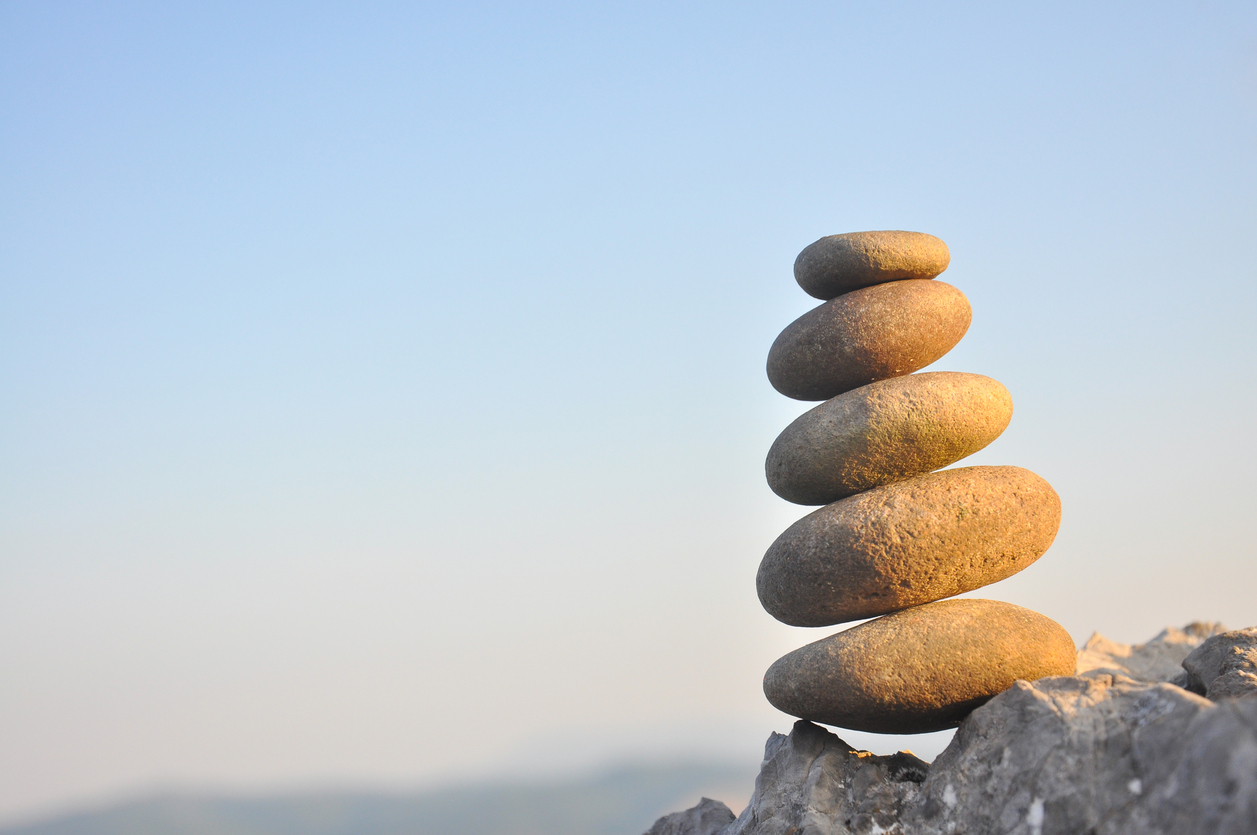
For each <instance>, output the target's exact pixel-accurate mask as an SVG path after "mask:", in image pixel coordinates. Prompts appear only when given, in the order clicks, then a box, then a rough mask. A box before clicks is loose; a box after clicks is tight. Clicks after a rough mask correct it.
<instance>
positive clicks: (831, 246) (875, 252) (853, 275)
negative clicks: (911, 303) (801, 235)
mask: <svg viewBox="0 0 1257 835" xmlns="http://www.w3.org/2000/svg"><path fill="white" fill-rule="evenodd" d="M949 263H951V253H950V252H948V251H947V244H945V243H943V242H942V241H940V240H939V239H938V238H936V237H934V236H933V235H926V234H925V233H923V232H899V231H889V232H848V233H846V234H843V235H830V236H828V237H825V238H821V239H820V240H819V241H817V242H816V243H814V244H812V245H810V246H808V247H806V248H805V249H804V250H803V251H802V252H800V253H799V257H798V258H796V259H795V261H794V279H795V281H797V282H799V286H800V287H802V288H803V290H804V292H806V293H807V294H808V295H809V296H815V297H816V298H818V299H832V298H834V297H835V296H840V295H842V294H843V293H850V292H851V291H852V290H858V289H860V288H861V287H869V286H872V285H874V284H881V283H883V282H886V281H898V280H899V279H901V278H927V279H928V278H933V277H934V276H936V275H938V274H939V273H941V272H942V271H943V270H945V269H947V265H948V264H949Z"/></svg>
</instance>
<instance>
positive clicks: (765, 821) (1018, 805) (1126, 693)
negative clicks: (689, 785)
mask: <svg viewBox="0 0 1257 835" xmlns="http://www.w3.org/2000/svg"><path fill="white" fill-rule="evenodd" d="M1206 639H1208V640H1206ZM1254 643H1257V628H1254V629H1245V630H1239V631H1237V632H1226V631H1225V629H1224V628H1223V627H1222V626H1221V625H1220V624H1192V625H1191V626H1189V627H1187V628H1185V629H1182V630H1178V629H1167V630H1166V631H1165V632H1162V633H1161V634H1160V635H1158V636H1157V637H1156V638H1154V639H1153V640H1151V641H1149V642H1147V643H1146V644H1138V645H1133V646H1132V645H1123V644H1118V643H1116V642H1113V641H1108V640H1107V639H1104V638H1103V637H1101V636H1095V637H1093V638H1092V639H1091V640H1090V641H1088V642H1087V646H1086V647H1084V648H1083V651H1082V652H1081V653H1080V654H1079V669H1080V674H1079V675H1076V676H1058V677H1053V678H1045V679H1040V680H1039V681H1036V682H1033V683H1030V682H1024V681H1023V682H1018V683H1017V684H1016V685H1014V686H1013V687H1012V688H1010V689H1009V690H1006V691H1005V692H1003V693H1001V694H1000V695H998V696H996V697H995V698H993V699H991V700H990V701H989V702H987V703H986V704H985V705H984V706H982V707H980V708H978V709H977V710H975V711H974V712H973V713H972V714H970V716H969V718H968V719H966V720H965V721H964V722H963V723H962V724H961V725H960V729H959V730H958V731H957V733H956V736H955V738H954V739H953V740H952V742H951V744H950V745H949V746H948V747H947V750H945V751H944V752H943V753H942V754H941V755H939V757H938V759H936V760H935V761H934V762H933V763H932V764H930V765H928V766H927V765H926V764H924V763H922V762H921V761H920V760H916V758H911V759H909V757H910V755H906V754H896V755H892V756H889V757H885V756H881V757H879V756H874V755H872V754H868V753H867V752H857V751H853V750H851V748H850V746H848V745H846V743H844V742H842V740H841V739H839V738H838V737H837V736H835V735H834V734H831V733H829V732H828V731H826V730H824V729H822V728H820V727H818V726H816V725H812V724H811V723H808V722H802V721H801V722H798V723H796V724H795V727H794V730H793V731H792V732H791V734H790V735H789V736H788V737H783V736H780V735H778V734H774V735H773V736H772V737H770V738H769V741H768V744H767V746H766V750H765V760H764V766H763V769H762V770H761V772H760V776H759V779H758V780H757V781H756V784H755V792H754V794H753V795H752V797H751V801H750V803H749V805H748V806H747V807H746V809H745V810H744V811H743V812H742V814H741V815H740V816H738V818H737V820H736V821H733V822H731V823H728V824H726V825H725V826H724V827H723V828H716V829H710V828H709V829H706V830H697V829H673V830H667V831H668V835H786V833H793V834H794V835H874V834H875V833H876V835H1253V833H1257V698H1253V697H1252V695H1253V694H1254V693H1257V690H1244V691H1243V692H1242V693H1240V694H1238V696H1239V697H1236V694H1228V695H1226V696H1225V697H1219V698H1220V699H1221V700H1220V701H1218V702H1214V701H1211V700H1209V699H1206V698H1204V697H1202V696H1200V695H1197V694H1195V693H1192V692H1190V691H1188V690H1185V689H1184V688H1182V687H1180V686H1179V685H1177V684H1173V683H1170V682H1169V681H1166V679H1169V678H1175V679H1178V680H1180V681H1184V682H1187V681H1188V676H1187V675H1186V674H1184V673H1183V671H1182V667H1180V668H1179V669H1178V670H1177V671H1176V670H1175V669H1174V668H1173V667H1172V666H1171V665H1170V663H1169V662H1170V661H1171V660H1173V661H1174V662H1175V663H1183V662H1184V661H1185V659H1187V658H1188V657H1189V655H1190V656H1194V660H1193V661H1192V666H1193V667H1194V668H1195V669H1196V670H1198V672H1197V673H1193V674H1192V675H1194V676H1200V675H1203V676H1204V678H1206V679H1207V678H1208V677H1209V676H1211V675H1214V673H1215V672H1216V673H1217V675H1216V677H1215V678H1213V680H1212V681H1207V680H1206V681H1199V682H1198V684H1199V686H1202V687H1205V688H1207V689H1208V688H1212V687H1213V686H1214V685H1215V683H1216V682H1220V681H1222V680H1223V679H1225V678H1226V677H1227V676H1228V675H1230V674H1232V673H1234V672H1236V671H1239V672H1247V671H1248V667H1247V666H1246V665H1247V664H1248V663H1249V662H1250V661H1251V660H1252V659H1251V655H1250V653H1251V652H1252V650H1253V647H1254ZM1132 674H1137V675H1140V676H1143V677H1145V678H1144V680H1136V679H1135V678H1134V677H1132ZM709 819H711V813H710V812H709ZM665 820H666V819H665ZM652 831H653V830H652Z"/></svg>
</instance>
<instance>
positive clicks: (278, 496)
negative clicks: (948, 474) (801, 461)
mask: <svg viewBox="0 0 1257 835" xmlns="http://www.w3.org/2000/svg"><path fill="white" fill-rule="evenodd" d="M1255 186H1257V6H1255V5H1254V4H1252V3H1251V2H1230V3H1223V2H1198V3H1173V4H1171V3H1156V2H1151V3H1150V2H1140V3H1133V2H1132V3H1111V4H1099V5H1097V4H1094V3H1085V4H1084V3H1076V4H1069V5H1065V4H1060V3H1055V4H1050V5H1049V4H1038V5H1033V6H1031V5H1027V4H994V3H992V4H989V5H985V6H981V5H978V4H965V5H963V6H961V5H959V4H958V5H956V6H954V7H952V8H944V7H942V6H940V5H939V4H933V3H929V4H926V3H922V4H919V5H914V4H904V3H864V4H821V3H815V4H808V3H787V4H736V3H728V2H723V3H711V4H700V3H686V4H676V3H637V4H632V5H631V6H624V5H619V6H613V5H610V4H601V5H598V4H592V5H591V4H589V3H570V4H560V3H510V4H507V3H503V4H477V3H463V4H459V5H458V6H457V8H454V7H453V6H451V5H450V4H439V5H438V4H411V3H397V4H389V3H371V2H365V3H364V2H358V3H352V4H350V3H345V4H339V5H336V4H317V3H264V4H259V3H228V2H218V3H212V4H190V3H182V4H169V3H155V2H154V3H123V2H117V3H75V2H48V3H34V2H6V3H0V230H2V231H0V390H3V392H4V395H3V397H0V670H3V673H2V674H0V821H5V820H15V819H17V818H20V817H23V816H26V815H29V814H36V813H38V812H39V811H40V810H45V809H51V808H55V807H58V806H59V805H61V804H65V803H79V802H84V801H89V800H92V799H97V798H106V797H111V796H115V795H117V794H119V793H127V792H137V791H143V790H146V789H148V788H151V787H153V786H162V785H180V786H215V787H257V788H266V787H271V786H277V785H308V784H343V783H354V784H372V785H374V784H384V783H389V784H395V785H402V784H406V785H419V784H424V783H431V782H434V781H449V780H457V779H463V778H469V777H475V776H477V775H484V774H490V773H500V772H502V771H508V770H511V769H516V768H520V767H524V766H525V765H528V764H532V765H531V766H530V768H531V769H532V771H530V773H540V772H541V771H543V770H544V769H546V768H559V767H562V766H564V765H566V766H567V767H577V766H581V765H588V764H592V763H597V762H602V761H607V760H610V759H614V758H616V757H621V756H668V755H678V754H684V753H690V754H703V753H709V754H713V755H717V754H732V755H735V756H739V757H742V758H743V759H744V760H745V759H750V760H754V759H755V758H757V757H758V755H759V753H760V746H761V745H762V742H763V739H764V738H765V737H766V736H767V734H768V733H769V732H770V731H773V730H779V731H784V730H787V729H788V727H789V724H790V719H789V718H788V717H786V716H785V715H783V714H780V713H777V712H776V711H774V710H773V709H772V708H771V707H770V706H768V705H767V703H766V702H765V701H764V699H763V696H762V694H761V691H760V680H761V676H762V674H763V671H764V670H765V669H766V668H767V667H768V665H769V664H770V663H771V662H772V661H773V660H775V659H776V658H777V657H778V656H780V655H781V654H783V653H785V652H786V651H788V650H790V649H793V648H795V647H797V646H800V645H802V644H803V643H806V642H808V641H811V640H815V639H816V638H818V637H821V636H823V635H825V634H828V632H829V631H833V630H804V629H794V628H790V627H786V626H783V625H780V624H778V623H776V622H775V621H773V620H772V619H771V618H770V617H769V616H768V615H767V614H765V613H764V612H763V611H762V610H761V609H760V608H759V605H758V602H757V600H756V597H755V588H754V577H755V569H756V566H757V565H758V563H759V560H760V557H761V556H762V555H763V552H764V550H765V549H766V548H767V547H768V545H769V544H770V543H771V542H772V540H773V539H774V538H775V537H776V536H777V534H778V533H780V532H781V531H782V530H783V529H784V528H785V527H787V525H788V524H789V523H790V522H791V521H792V520H794V519H795V518H798V517H799V516H801V515H803V514H804V513H805V512H807V510H806V509H805V508H800V507H796V506H792V505H788V504H786V503H785V502H782V501H780V500H778V499H776V498H775V497H774V496H773V494H772V493H771V492H770V491H769V489H768V487H767V486H766V484H765V482H764V477H763V458H764V455H765V453H766V452H767V450H768V447H769V445H770V443H771V442H772V440H773V438H774V437H775V436H776V434H777V433H778V432H779V431H780V430H781V429H782V428H783V427H784V426H785V425H786V424H787V423H788V422H789V420H790V419H792V418H793V417H794V416H795V415H796V414H799V413H800V412H802V411H803V410H805V409H806V408H808V405H807V404H802V403H797V402H793V401H789V400H786V399H785V398H783V397H781V396H779V395H777V394H776V393H775V392H774V391H773V390H772V388H771V387H770V386H769V384H768V382H767V380H766V378H765V375H764V370H763V366H764V360H765V357H766V354H767V350H768V346H769V345H770V344H771V342H772V340H773V338H774V337H775V335H776V334H777V332H778V331H780V330H781V329H782V328H783V327H785V325H787V324H788V323H789V322H790V321H791V320H792V319H794V318H795V317H796V316H798V315H799V314H801V313H802V312H804V311H805V310H807V309H809V308H810V307H811V306H812V305H813V304H814V303H815V302H814V300H811V299H810V298H809V297H808V296H806V295H805V294H804V293H803V292H802V291H801V290H800V289H799V288H798V287H797V285H795V283H794V280H793V278H792V274H791V265H792V263H793V261H794V257H795V255H796V254H797V253H798V251H799V250H800V249H802V248H803V247H804V246H806V245H807V244H809V243H811V242H812V241H813V240H815V239H816V238H818V237H820V236H822V235H826V234H832V233H836V232H845V231H856V230H863V229H887V228H890V229H911V230H918V231H923V232H929V233H932V234H935V235H938V236H939V237H941V238H943V239H944V240H945V241H947V243H948V244H949V246H950V247H951V253H952V266H951V268H950V269H949V270H948V271H947V272H946V273H945V274H944V276H943V278H944V279H945V280H947V281H948V282H950V283H952V284H954V285H955V286H957V287H959V288H960V289H961V290H962V291H964V293H965V294H966V295H967V296H968V297H969V300H970V302H971V303H972V305H973V311H974V322H973V326H972V327H971V329H970V331H969V334H968V336H967V337H966V338H965V340H964V342H963V343H961V345H960V346H959V347H958V348H956V349H955V350H954V351H953V352H952V353H951V354H949V355H948V356H947V357H946V358H944V359H943V360H942V361H940V362H939V363H938V364H936V365H935V366H934V368H936V369H943V368H946V369H957V370H966V371H974V372H978V373H983V374H987V375H990V376H992V377H995V378H996V379H998V380H1000V381H1001V382H1003V383H1004V384H1005V385H1006V386H1007V387H1008V388H1009V390H1010V391H1011V392H1012V395H1013V399H1014V402H1015V403H1016V409H1017V411H1016V415H1015V416H1014V418H1013V422H1012V425H1011V426H1010V428H1009V430H1008V431H1007V432H1006V433H1005V435H1004V436H1003V437H1002V438H1001V439H1000V440H998V441H996V442H995V443H994V444H992V445H991V446H990V447H989V448H988V449H987V450H985V451H983V452H982V453H980V454H978V455H977V456H974V457H973V458H972V459H969V460H968V461H967V462H966V463H999V464H1005V463H1006V464H1017V465H1021V466H1024V467H1028V468H1030V469H1032V470H1034V471H1036V472H1038V473H1039V474H1040V475H1042V476H1044V477H1045V478H1046V479H1048V481H1050V482H1051V483H1052V484H1053V485H1054V486H1055V487H1056V489H1057V491H1058V492H1059V493H1060V495H1061V498H1062V501H1063V503H1064V522H1063V525H1062V528H1061V532H1060V535H1059V537H1058V539H1057V542H1056V544H1055V546H1054V547H1053V548H1052V550H1051V551H1049V552H1048V553H1047V555H1046V556H1045V557H1044V558H1043V559H1042V560H1041V561H1040V562H1039V563H1037V564H1035V565H1034V566H1033V567H1031V568H1030V569H1029V570H1027V571H1025V572H1024V573H1022V574H1020V575H1018V576H1017V577H1015V578H1012V579H1010V580H1007V581H1005V582H1003V583H1000V584H997V585H996V586H993V587H989V588H987V589H984V590H982V591H981V592H978V595H979V596H989V597H994V598H998V599H1002V600H1008V601H1011V602H1014V603H1017V604H1020V605H1024V606H1028V607H1031V608H1034V609H1036V610H1038V611H1041V612H1043V613H1044V614H1046V615H1048V616H1049V617H1052V618H1055V619H1056V620H1058V621H1059V622H1060V623H1061V624H1063V625H1064V626H1065V627H1066V628H1067V629H1068V630H1069V631H1070V632H1071V634H1072V635H1073V636H1074V638H1075V639H1076V640H1078V641H1079V642H1081V641H1083V640H1085V639H1086V638H1087V636H1088V635H1089V634H1091V632H1093V631H1096V630H1099V631H1102V632H1104V633H1106V634H1108V635H1109V636H1110V637H1113V638H1115V639H1118V640H1127V641H1137V640H1144V639H1146V638H1149V637H1151V636H1152V635H1153V634H1155V633H1156V632H1157V631H1158V630H1159V629H1161V628H1162V627H1163V626H1165V625H1167V624H1179V625H1181V624H1183V623H1186V622H1188V621H1191V620H1193V619H1209V620H1221V621H1223V622H1226V623H1227V624H1228V625H1230V626H1232V627H1241V626H1248V625H1252V624H1257V593H1255V592H1254V589H1255V587H1257V548H1255V547H1254V540H1253V535H1252V532H1251V529H1252V525H1253V520H1254V512H1253V506H1254V503H1255V502H1257V484H1255V482H1254V475H1253V473H1254V466H1255V465H1257V440H1255V438H1254V428H1253V417H1252V415H1253V412H1254V407H1257V392H1255V389H1257V386H1255V371H1257V328H1255V327H1254V314H1255V313H1257V262H1255V259H1254V256H1253V247H1254V232H1255V229H1257V202H1255V200H1254V194H1255ZM850 737H851V739H852V741H856V742H858V743H859V744H867V745H872V746H874V747H879V748H881V749H885V750H894V749H895V748H896V747H897V746H899V745H901V744H904V743H902V742H901V741H900V740H898V739H894V738H882V739H880V740H879V739H876V738H873V737H868V736H861V735H850ZM914 744H918V743H914ZM932 744H934V745H935V749H934V750H936V744H935V743H932V742H930V741H928V740H926V741H920V742H919V747H921V748H922V750H926V751H927V753H931V754H932V753H933V752H932V751H931V750H929V749H930V746H931V745H932Z"/></svg>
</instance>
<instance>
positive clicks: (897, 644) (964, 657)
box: [764, 600, 1076, 734]
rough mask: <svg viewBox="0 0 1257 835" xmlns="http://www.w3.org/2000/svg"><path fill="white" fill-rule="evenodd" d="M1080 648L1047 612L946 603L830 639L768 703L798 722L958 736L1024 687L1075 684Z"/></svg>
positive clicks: (779, 674)
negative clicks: (985, 706)
mask: <svg viewBox="0 0 1257 835" xmlns="http://www.w3.org/2000/svg"><path fill="white" fill-rule="evenodd" d="M1075 657H1076V656H1075V650H1074V642H1073V639H1072V638H1070V637H1069V633H1068V632H1066V631H1065V630H1064V629H1063V628H1062V627H1061V626H1060V625H1059V624H1057V623H1056V622H1055V621H1053V620H1051V619H1049V618H1046V617H1044V616H1043V615H1041V614H1039V613H1038V612H1032V611H1030V610H1029V609H1023V608H1021V607H1020V606H1014V605H1012V604H1011V603H1002V602H1000V601H997V600H941V601H939V602H937V603H927V604H926V605H924V606H917V607H915V608H912V609H905V610H904V611H902V612H895V613H894V614H893V615H886V616H885V617H881V618H878V619H876V620H871V621H868V622H867V623H862V624H860V625H859V626H856V627H853V628H851V629H848V630H846V631H845V632H839V633H838V634H836V635H831V636H829V637H828V638H822V639H821V640H819V641H816V642H815V643H812V644H808V645H807V646H805V647H800V648H799V649H797V650H795V651H794V652H792V653H790V654H788V655H786V656H784V657H783V658H781V659H779V660H778V661H777V662H776V663H775V664H773V665H772V667H770V668H769V669H768V674H767V675H765V676H764V695H766V696H767V697H768V701H770V702H771V703H772V704H773V706H774V707H776V708H777V709H778V710H782V711H785V712H786V713H789V714H790V715H791V716H797V717H799V718H800V719H808V720H811V721H813V722H820V723H822V724H825V725H834V726H836V727H839V728H850V729H852V730H857V731H870V732H872V733H882V734H919V733H928V732H930V731H941V730H944V729H946V728H954V727H955V726H956V725H958V724H959V723H960V720H961V719H964V718H965V716H967V715H968V714H969V712H970V711H972V710H973V709H974V708H976V707H978V706H980V705H981V704H982V703H983V702H985V701H987V700H988V699H990V698H991V697H992V696H995V695H997V694H999V693H1001V692H1003V691H1004V690H1006V689H1008V688H1009V687H1010V686H1012V684H1013V682H1015V681H1017V680H1018V679H1024V680H1026V681H1034V680H1035V679H1038V678H1043V677H1045V676H1065V675H1073V673H1074V663H1075Z"/></svg>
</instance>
